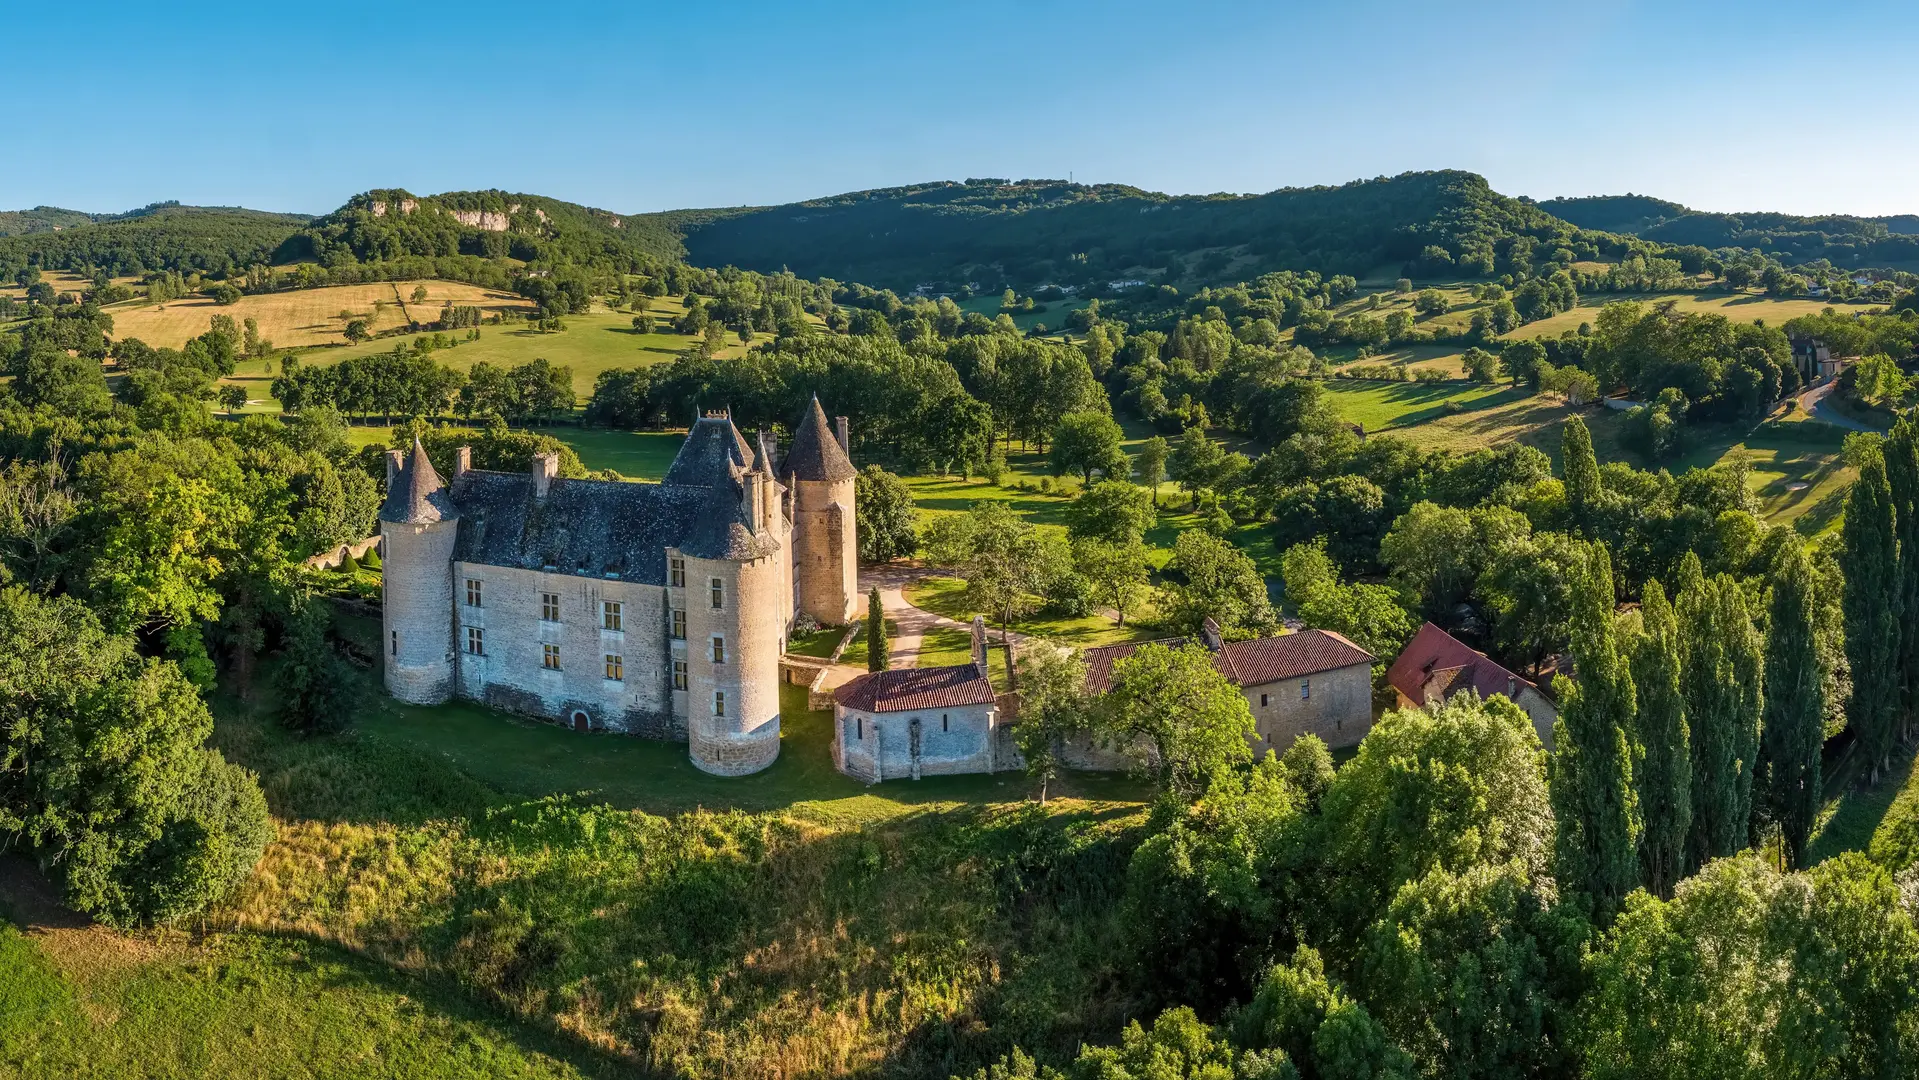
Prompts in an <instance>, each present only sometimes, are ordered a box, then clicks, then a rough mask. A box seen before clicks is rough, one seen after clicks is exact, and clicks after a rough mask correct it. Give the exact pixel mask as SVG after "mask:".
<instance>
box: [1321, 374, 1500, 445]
mask: <svg viewBox="0 0 1919 1080" xmlns="http://www.w3.org/2000/svg"><path fill="white" fill-rule="evenodd" d="M1323 385H1324V386H1325V388H1326V391H1327V393H1328V394H1330V395H1331V396H1332V399H1333V402H1334V404H1336V405H1337V406H1338V408H1339V412H1340V415H1342V416H1344V417H1345V418H1346V419H1347V420H1350V421H1352V422H1354V423H1357V424H1362V425H1364V426H1365V428H1366V430H1367V432H1368V433H1371V432H1375V431H1390V430H1392V429H1394V428H1400V427H1411V426H1413V425H1415V424H1420V423H1424V422H1426V421H1429V420H1435V419H1438V418H1440V417H1442V416H1446V415H1449V414H1450V413H1453V412H1455V411H1458V410H1464V411H1477V410H1483V409H1491V408H1496V407H1498V406H1501V405H1507V404H1511V403H1512V402H1513V401H1515V400H1517V399H1518V398H1519V397H1520V396H1521V395H1522V394H1523V393H1524V391H1518V390H1510V389H1507V388H1506V387H1504V386H1501V385H1497V384H1495V385H1485V384H1475V383H1457V382H1447V383H1418V382H1404V383H1387V382H1360V381H1358V380H1342V379H1331V380H1328V381H1327V382H1326V383H1324V384H1323Z"/></svg>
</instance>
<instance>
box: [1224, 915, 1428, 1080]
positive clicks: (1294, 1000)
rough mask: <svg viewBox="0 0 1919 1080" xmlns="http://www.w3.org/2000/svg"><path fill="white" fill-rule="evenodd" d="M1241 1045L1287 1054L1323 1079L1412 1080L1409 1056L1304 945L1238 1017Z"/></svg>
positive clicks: (1274, 972)
mask: <svg viewBox="0 0 1919 1080" xmlns="http://www.w3.org/2000/svg"><path fill="white" fill-rule="evenodd" d="M1233 1035H1234V1038H1235V1041H1237V1042H1238V1043H1240V1044H1241V1045H1242V1046H1249V1047H1253V1048H1256V1049H1269V1048H1270V1049H1275V1050H1281V1051H1284V1052H1285V1054H1286V1055H1287V1057H1288V1059H1290V1060H1291V1061H1296V1062H1299V1063H1301V1064H1302V1065H1309V1066H1310V1067H1311V1071H1310V1072H1309V1073H1307V1074H1306V1075H1308V1076H1315V1077H1319V1078H1320V1080H1411V1078H1412V1077H1414V1076H1416V1075H1418V1074H1417V1073H1416V1072H1415V1071H1414V1069H1413V1063H1412V1060H1411V1059H1410V1058H1408V1057H1407V1055H1406V1052H1405V1051H1404V1050H1401V1049H1400V1048H1399V1047H1398V1046H1396V1045H1394V1044H1393V1041H1392V1039H1391V1037H1390V1036H1388V1035H1387V1034H1386V1031H1385V1029H1384V1028H1383V1027H1382V1026H1381V1025H1380V1023H1379V1021H1377V1020H1375V1019H1373V1017H1372V1014H1370V1013H1369V1012H1367V1011H1366V1006H1365V1005H1364V1004H1362V1003H1361V1002H1359V1001H1357V1000H1355V999H1354V998H1353V997H1352V995H1351V994H1349V993H1347V991H1346V989H1345V988H1344V987H1342V986H1341V985H1339V983H1338V982H1337V981H1336V980H1333V979H1331V978H1328V977H1327V975H1326V965H1325V962H1324V961H1323V960H1322V959H1321V958H1320V954H1319V953H1318V952H1317V951H1316V950H1314V949H1312V948H1309V947H1307V946H1305V945H1301V946H1300V947H1299V948H1298V949H1297V950H1295V951H1294V953H1293V958H1292V960H1291V961H1290V962H1288V963H1286V964H1281V965H1277V966H1275V967H1273V968H1271V969H1270V970H1269V971H1268V972H1267V973H1266V977H1265V979H1264V980H1262V981H1261V982H1260V984H1259V990H1258V992H1257V993H1255V994H1254V995H1253V999H1252V1001H1250V1002H1248V1003H1247V1006H1246V1008H1244V1009H1242V1010H1240V1011H1239V1012H1238V1013H1237V1014H1235V1016H1234V1018H1233Z"/></svg>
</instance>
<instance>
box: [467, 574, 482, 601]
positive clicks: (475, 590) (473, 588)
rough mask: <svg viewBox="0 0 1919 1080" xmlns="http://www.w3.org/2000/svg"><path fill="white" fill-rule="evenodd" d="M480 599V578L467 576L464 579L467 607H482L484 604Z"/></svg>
mask: <svg viewBox="0 0 1919 1080" xmlns="http://www.w3.org/2000/svg"><path fill="white" fill-rule="evenodd" d="M480 599H481V597H480V579H479V578H467V579H466V606H467V607H483V606H484V605H483V604H481V603H480Z"/></svg>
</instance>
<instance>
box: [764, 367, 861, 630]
mask: <svg viewBox="0 0 1919 1080" xmlns="http://www.w3.org/2000/svg"><path fill="white" fill-rule="evenodd" d="M858 474H859V472H858V470H857V469H855V468H853V462H852V459H851V458H849V457H848V456H847V446H846V418H845V417H841V418H840V421H839V426H838V429H837V431H835V430H833V429H829V428H828V427H827V424H826V412H825V410H823V409H821V408H820V399H819V398H817V397H815V398H814V399H813V404H812V406H811V407H810V408H809V409H808V410H807V412H806V415H805V416H804V417H802V418H801V419H800V424H799V427H798V429H797V430H795V431H794V432H793V448H792V450H791V451H789V452H788V453H787V455H786V462H785V464H784V465H783V466H782V468H781V475H782V476H783V477H784V478H785V480H786V484H787V487H788V489H790V490H791V492H792V498H793V579H794V590H793V591H794V595H795V606H796V607H797V608H798V610H799V611H800V612H802V613H804V614H807V615H811V616H812V617H813V618H815V619H817V620H819V621H820V622H822V623H829V624H839V623H847V622H851V621H852V620H853V617H854V615H855V613H856V612H857V611H858V609H859V539H858V536H857V535H856V533H855V529H856V528H857V526H856V524H855V520H854V506H853V478H854V477H855V476H857V475H858Z"/></svg>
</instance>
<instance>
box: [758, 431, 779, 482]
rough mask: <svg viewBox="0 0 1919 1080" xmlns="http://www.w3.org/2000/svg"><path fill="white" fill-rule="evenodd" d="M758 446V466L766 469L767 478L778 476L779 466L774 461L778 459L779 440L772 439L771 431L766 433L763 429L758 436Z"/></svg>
mask: <svg viewBox="0 0 1919 1080" xmlns="http://www.w3.org/2000/svg"><path fill="white" fill-rule="evenodd" d="M759 446H760V464H761V465H762V466H763V467H764V468H765V469H766V472H767V475H769V476H774V475H778V473H779V471H780V465H779V462H778V461H777V460H776V459H777V458H778V457H779V453H780V443H779V440H778V439H775V438H774V437H773V433H772V432H771V431H768V430H766V429H765V428H761V429H760V434H759Z"/></svg>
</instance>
